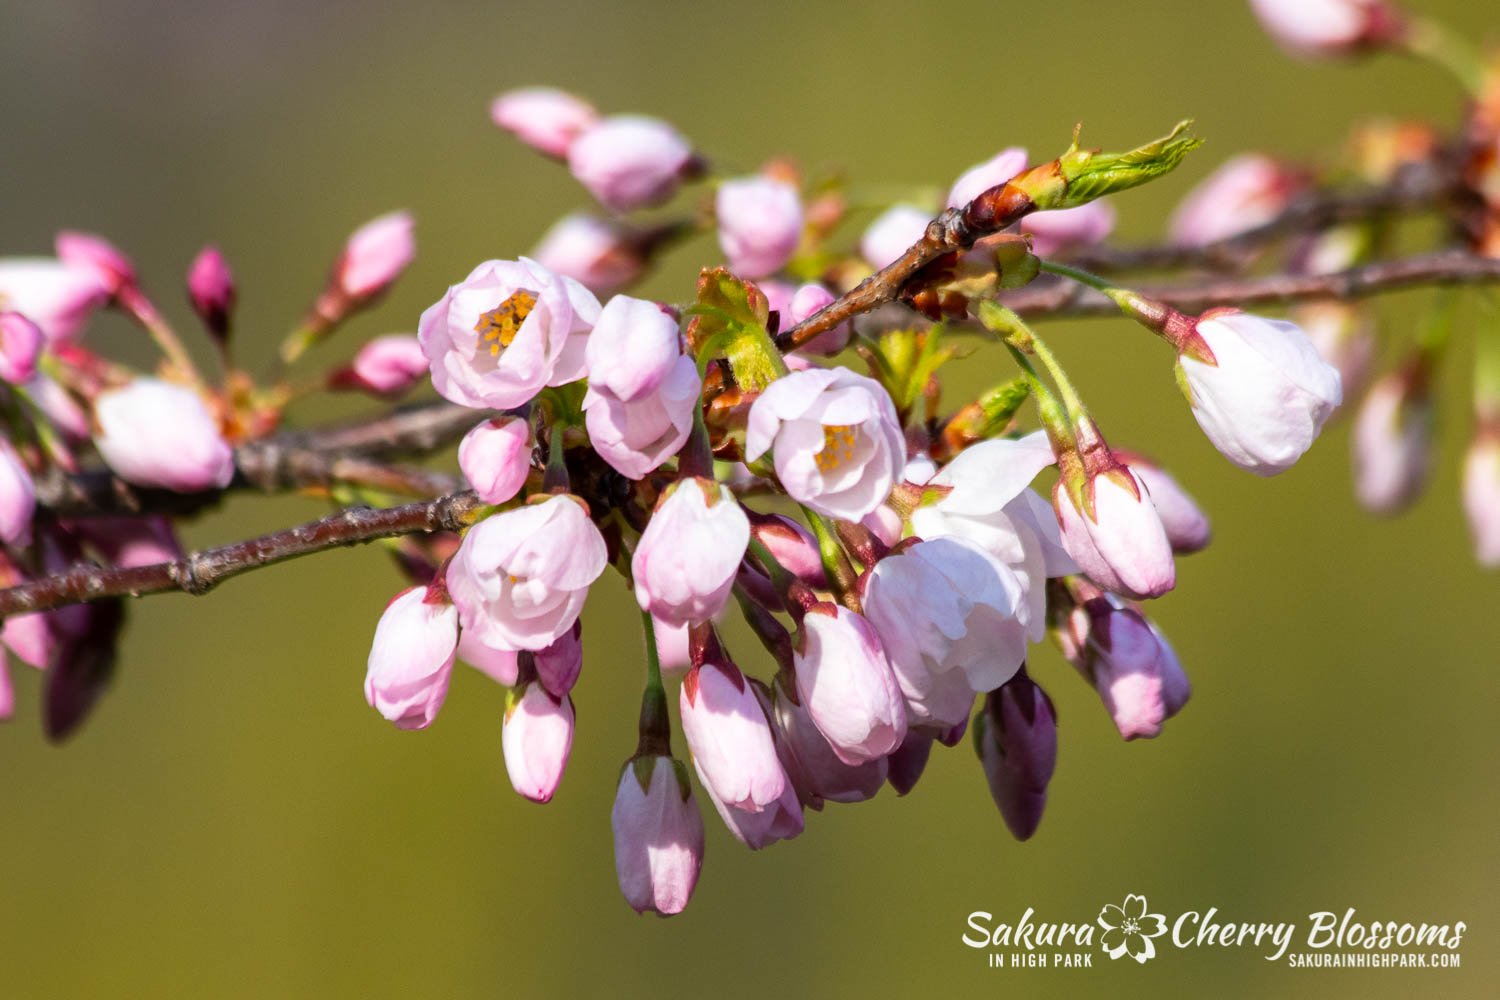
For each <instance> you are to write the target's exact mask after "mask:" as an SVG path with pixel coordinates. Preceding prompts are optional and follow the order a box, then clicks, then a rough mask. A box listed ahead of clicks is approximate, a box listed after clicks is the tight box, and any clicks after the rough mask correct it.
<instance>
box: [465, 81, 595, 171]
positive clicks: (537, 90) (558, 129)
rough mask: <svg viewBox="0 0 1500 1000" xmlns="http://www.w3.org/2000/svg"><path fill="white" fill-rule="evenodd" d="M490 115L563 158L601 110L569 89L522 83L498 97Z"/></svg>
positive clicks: (539, 149) (539, 147) (534, 146)
mask: <svg viewBox="0 0 1500 1000" xmlns="http://www.w3.org/2000/svg"><path fill="white" fill-rule="evenodd" d="M490 118H491V119H492V120H493V121H494V123H495V124H496V125H498V126H500V127H501V128H503V129H505V131H507V132H509V133H511V134H512V135H514V136H515V137H516V138H517V139H520V140H521V141H522V142H524V143H525V144H526V145H528V146H530V147H531V148H532V149H535V150H536V151H537V152H539V153H543V154H545V155H547V156H551V157H553V158H555V159H559V160H562V159H566V158H567V156H568V147H569V146H571V145H572V144H573V140H574V139H576V138H578V135H579V133H581V132H583V130H584V129H586V128H588V127H589V126H590V125H593V124H594V122H596V121H598V119H599V113H598V112H597V111H595V110H594V106H593V105H591V104H589V103H588V102H587V101H585V100H583V99H582V98H579V97H575V96H574V95H572V94H570V93H568V92H567V91H563V90H558V89H556V88H554V87H521V88H519V89H516V90H509V91H506V92H505V93H503V94H501V95H500V96H499V97H497V98H495V100H494V102H493V103H491V104H490Z"/></svg>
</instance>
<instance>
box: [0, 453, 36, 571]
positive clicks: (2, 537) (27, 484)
mask: <svg viewBox="0 0 1500 1000" xmlns="http://www.w3.org/2000/svg"><path fill="white" fill-rule="evenodd" d="M35 514H36V487H35V486H34V485H33V484H32V482H31V473H30V472H28V471H26V464H25V463H24V462H22V461H21V456H20V455H18V454H16V450H15V448H13V447H11V444H10V442H9V441H7V440H5V439H4V438H0V541H3V542H4V543H5V544H7V545H12V546H15V547H16V548H25V547H26V546H27V545H29V544H31V519H32V517H33V516H34V515H35Z"/></svg>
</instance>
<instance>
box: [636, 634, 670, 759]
mask: <svg viewBox="0 0 1500 1000" xmlns="http://www.w3.org/2000/svg"><path fill="white" fill-rule="evenodd" d="M641 623H642V626H643V627H644V629H645V633H646V690H645V691H643V692H642V693H641V722H640V742H639V743H638V744H637V745H636V751H635V752H636V756H637V757H645V756H661V757H670V756H671V754H672V723H671V717H670V716H669V715H668V714H667V691H666V686H665V685H664V684H662V679H661V655H660V654H659V653H658V652H657V650H656V628H655V626H654V625H653V624H652V622H651V614H650V612H647V611H642V612H641Z"/></svg>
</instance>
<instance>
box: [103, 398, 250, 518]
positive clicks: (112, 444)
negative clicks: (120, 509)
mask: <svg viewBox="0 0 1500 1000" xmlns="http://www.w3.org/2000/svg"><path fill="white" fill-rule="evenodd" d="M94 419H95V421H96V422H97V423H98V426H99V432H98V436H97V437H96V438H95V439H94V444H95V445H96V446H97V447H98V449H99V454H100V455H102V456H103V457H104V461H105V462H107V463H109V467H110V468H111V469H112V470H114V472H115V474H116V475H118V476H119V477H120V478H121V479H124V480H126V481H128V482H131V483H134V484H136V485H137V486H154V487H159V488H161V489H168V490H176V491H177V492H179V493H192V492H195V491H197V490H206V489H222V488H223V487H225V486H228V485H229V481H230V480H231V479H233V478H234V450H233V449H232V448H230V446H229V443H228V442H227V441H225V440H224V437H223V435H222V434H221V433H220V431H219V422H218V420H217V419H216V418H215V417H214V415H213V413H212V412H210V411H209V408H208V406H207V405H206V404H205V403H204V402H203V400H202V398H201V397H200V396H199V395H198V394H197V393H196V392H194V391H193V390H192V389H189V388H187V387H186V386H181V385H176V384H174V383H171V382H164V381H162V380H160V379H154V378H138V379H135V380H134V381H132V382H130V383H129V384H127V385H125V386H123V387H121V388H117V389H106V390H105V391H104V392H102V393H100V394H99V395H98V397H97V398H95V400H94Z"/></svg>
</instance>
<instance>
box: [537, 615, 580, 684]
mask: <svg viewBox="0 0 1500 1000" xmlns="http://www.w3.org/2000/svg"><path fill="white" fill-rule="evenodd" d="M532 662H533V663H534V664H535V666H536V676H537V680H539V681H541V682H542V687H544V688H546V689H547V693H548V694H551V695H552V696H553V697H554V698H562V697H564V696H566V695H567V693H568V692H569V691H571V690H573V685H574V684H576V683H577V682H578V674H579V672H580V671H582V670H583V623H582V622H574V623H573V627H572V628H570V629H569V630H568V631H566V632H564V633H563V634H562V635H560V636H558V637H557V638H556V639H554V640H553V641H552V645H550V646H548V647H547V648H545V649H539V650H537V651H536V652H535V653H534V654H532Z"/></svg>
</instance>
